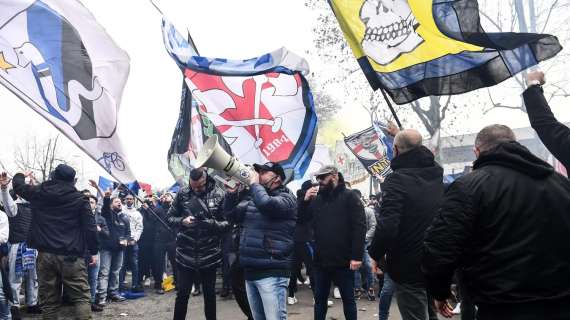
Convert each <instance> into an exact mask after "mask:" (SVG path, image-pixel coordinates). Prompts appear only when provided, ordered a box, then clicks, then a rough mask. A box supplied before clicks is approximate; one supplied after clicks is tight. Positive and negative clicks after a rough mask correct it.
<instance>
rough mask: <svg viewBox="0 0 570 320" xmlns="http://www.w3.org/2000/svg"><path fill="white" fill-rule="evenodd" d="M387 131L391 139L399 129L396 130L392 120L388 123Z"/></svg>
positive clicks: (396, 127)
mask: <svg viewBox="0 0 570 320" xmlns="http://www.w3.org/2000/svg"><path fill="white" fill-rule="evenodd" d="M387 130H388V133H389V134H390V135H391V136H392V137H395V136H396V135H397V134H398V132H400V128H398V126H397V125H396V124H395V123H394V122H393V121H392V120H390V121H388V128H387Z"/></svg>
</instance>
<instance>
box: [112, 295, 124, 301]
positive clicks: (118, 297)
mask: <svg viewBox="0 0 570 320" xmlns="http://www.w3.org/2000/svg"><path fill="white" fill-rule="evenodd" d="M109 300H111V301H113V302H123V301H125V300H127V299H126V298H125V297H123V296H121V295H118V294H115V295H112V296H110V297H109Z"/></svg>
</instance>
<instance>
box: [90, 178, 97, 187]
mask: <svg viewBox="0 0 570 320" xmlns="http://www.w3.org/2000/svg"><path fill="white" fill-rule="evenodd" d="M89 185H90V186H92V187H93V188H95V189H98V187H99V186H98V185H97V182H95V180H91V179H89Z"/></svg>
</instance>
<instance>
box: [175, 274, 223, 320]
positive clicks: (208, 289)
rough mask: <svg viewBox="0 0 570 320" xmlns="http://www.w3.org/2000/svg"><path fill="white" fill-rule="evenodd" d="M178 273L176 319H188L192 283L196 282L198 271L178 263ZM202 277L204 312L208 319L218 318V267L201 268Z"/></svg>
mask: <svg viewBox="0 0 570 320" xmlns="http://www.w3.org/2000/svg"><path fill="white" fill-rule="evenodd" d="M177 268H178V274H177V277H178V279H177V282H176V287H177V289H178V291H177V293H176V304H175V305H174V320H184V319H186V312H187V310H188V301H189V300H190V292H191V291H192V284H194V282H195V279H196V277H197V276H198V271H197V270H193V269H187V268H184V267H183V266H181V265H177ZM200 277H201V279H202V288H203V292H204V314H205V316H206V320H215V319H216V288H215V286H216V268H212V269H202V270H200Z"/></svg>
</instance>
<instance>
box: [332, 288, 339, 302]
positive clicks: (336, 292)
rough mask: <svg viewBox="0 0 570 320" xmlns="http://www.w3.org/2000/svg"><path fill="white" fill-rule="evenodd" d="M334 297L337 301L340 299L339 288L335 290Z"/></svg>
mask: <svg viewBox="0 0 570 320" xmlns="http://www.w3.org/2000/svg"><path fill="white" fill-rule="evenodd" d="M333 297H334V298H335V299H340V290H338V287H334V290H333Z"/></svg>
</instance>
